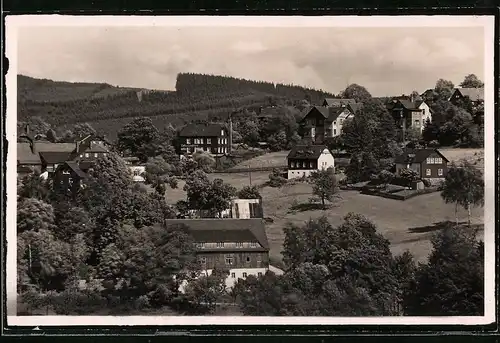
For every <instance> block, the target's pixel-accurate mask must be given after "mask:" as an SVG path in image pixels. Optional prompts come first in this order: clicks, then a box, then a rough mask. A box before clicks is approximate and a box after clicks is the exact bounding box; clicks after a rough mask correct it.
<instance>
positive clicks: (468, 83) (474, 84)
mask: <svg viewBox="0 0 500 343" xmlns="http://www.w3.org/2000/svg"><path fill="white" fill-rule="evenodd" d="M460 87H462V88H482V87H484V83H483V82H482V81H481V80H479V79H478V77H477V76H476V75H475V74H469V75H467V76H466V77H465V78H464V80H463V81H462V83H461V84H460Z"/></svg>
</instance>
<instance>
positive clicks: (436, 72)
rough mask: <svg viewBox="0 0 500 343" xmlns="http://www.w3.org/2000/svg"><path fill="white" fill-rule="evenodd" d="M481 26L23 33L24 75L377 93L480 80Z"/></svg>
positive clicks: (143, 84)
mask: <svg viewBox="0 0 500 343" xmlns="http://www.w3.org/2000/svg"><path fill="white" fill-rule="evenodd" d="M483 37H484V33H483V28H482V27H459V28H457V27H453V28H446V27H434V28H432V27H415V28H411V27H399V28H398V27H393V28H339V27H316V28H315V27H307V28H304V27H302V28H297V27H288V28H284V27H267V28H266V27H171V26H170V27H165V26H164V27H161V26H149V27H116V26H114V27H102V26H101V27H92V26H86V27H85V26H81V27H47V26H45V27H33V26H32V27H29V26H25V27H21V28H19V31H18V74H22V75H27V76H32V77H37V78H47V79H52V80H57V81H70V82H105V83H109V84H112V85H117V86H122V87H137V88H148V89H158V90H174V89H175V80H176V76H177V74H178V73H181V72H192V73H204V74H213V75H228V76H233V77H239V78H246V79H251V80H261V81H269V82H275V83H278V82H279V83H287V84H290V83H291V84H296V85H301V86H307V87H312V88H316V89H323V90H325V91H328V92H331V93H334V94H337V93H339V92H340V91H342V90H343V89H345V87H346V86H347V85H348V84H351V83H357V84H360V85H362V86H364V87H366V88H367V89H368V91H369V92H370V93H371V94H372V95H374V96H386V95H399V94H409V93H411V92H412V91H413V90H416V91H418V92H423V91H424V90H426V89H428V88H433V87H434V84H435V83H436V81H437V80H438V79H440V78H444V79H447V80H451V81H453V82H454V83H455V84H458V83H460V82H461V81H462V80H463V78H464V77H465V76H466V75H468V74H476V75H477V76H478V77H479V78H480V79H482V78H483V77H484V70H483V69H484V38H483Z"/></svg>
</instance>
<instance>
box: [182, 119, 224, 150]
mask: <svg viewBox="0 0 500 343" xmlns="http://www.w3.org/2000/svg"><path fill="white" fill-rule="evenodd" d="M177 150H178V153H179V155H181V156H192V155H193V154H194V153H195V152H196V151H204V152H207V153H209V154H211V155H214V156H224V155H228V154H230V153H231V143H230V137H229V129H228V128H226V127H225V126H224V125H222V124H209V123H202V124H189V125H186V126H185V127H183V128H182V129H181V130H180V131H179V133H178V143H177Z"/></svg>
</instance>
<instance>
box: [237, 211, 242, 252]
mask: <svg viewBox="0 0 500 343" xmlns="http://www.w3.org/2000/svg"><path fill="white" fill-rule="evenodd" d="M236 205H238V204H236ZM236 247H237V248H243V243H242V242H237V243H236Z"/></svg>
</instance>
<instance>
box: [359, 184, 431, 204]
mask: <svg viewBox="0 0 500 343" xmlns="http://www.w3.org/2000/svg"><path fill="white" fill-rule="evenodd" d="M437 191H438V188H434V187H433V188H425V189H419V190H407V191H405V192H407V193H405V194H395V193H386V192H380V191H377V190H370V189H367V188H364V189H363V190H362V191H361V194H367V195H375V196H379V197H382V198H387V199H394V200H402V201H405V200H407V199H410V198H413V197H416V196H417V195H422V194H429V193H434V192H437Z"/></svg>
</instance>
